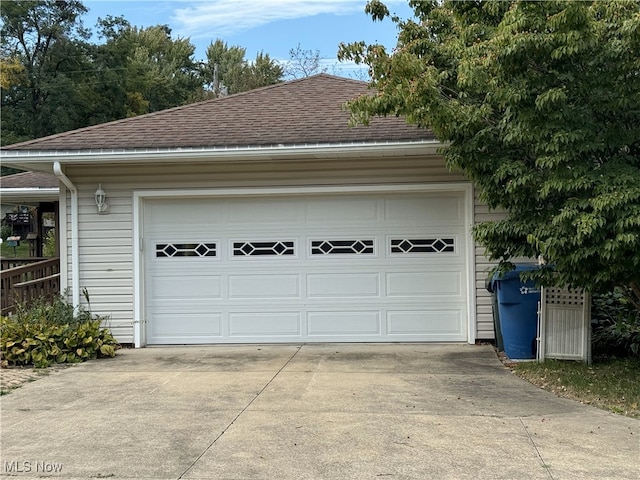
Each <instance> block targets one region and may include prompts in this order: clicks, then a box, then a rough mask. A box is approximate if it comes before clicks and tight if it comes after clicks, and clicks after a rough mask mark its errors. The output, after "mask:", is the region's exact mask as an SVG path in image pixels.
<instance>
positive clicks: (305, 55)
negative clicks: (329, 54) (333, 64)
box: [285, 44, 328, 78]
mask: <svg viewBox="0 0 640 480" xmlns="http://www.w3.org/2000/svg"><path fill="white" fill-rule="evenodd" d="M327 71H328V69H327V67H323V66H322V57H321V56H320V50H315V51H314V50H305V49H303V48H302V47H301V46H300V44H298V45H297V46H296V47H295V48H292V49H290V50H289V61H288V62H287V65H286V68H285V73H286V75H287V76H288V77H291V78H304V77H310V76H311V75H316V74H318V73H325V72H327Z"/></svg>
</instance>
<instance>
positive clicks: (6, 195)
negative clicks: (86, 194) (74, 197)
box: [0, 187, 60, 203]
mask: <svg viewBox="0 0 640 480" xmlns="http://www.w3.org/2000/svg"><path fill="white" fill-rule="evenodd" d="M59 196H60V189H59V188H58V187H50V188H26V187H24V188H0V200H1V201H2V203H14V202H55V201H58V198H59Z"/></svg>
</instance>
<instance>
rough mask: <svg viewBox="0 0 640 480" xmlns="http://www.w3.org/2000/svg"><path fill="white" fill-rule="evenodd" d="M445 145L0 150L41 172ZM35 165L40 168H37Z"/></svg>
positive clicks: (420, 150) (419, 151) (429, 150)
mask: <svg viewBox="0 0 640 480" xmlns="http://www.w3.org/2000/svg"><path fill="white" fill-rule="evenodd" d="M442 146H444V145H443V144H442V143H440V142H439V141H437V140H422V141H411V142H386V143H350V144H322V145H288V146H284V145H275V146H268V147H237V148H233V147H229V148H188V149H185V148H171V149H146V150H95V151H92V150H89V151H86V150H84V151H38V150H33V151H31V150H15V151H12V150H4V151H0V159H2V163H3V164H4V165H8V166H16V167H21V168H24V166H25V165H29V166H33V167H35V168H33V169H34V170H36V169H39V170H41V169H42V168H43V167H44V166H45V165H48V164H51V163H52V162H54V161H55V162H60V163H62V164H65V165H71V164H91V163H96V164H104V163H109V164H112V163H147V162H152V163H159V162H161V163H173V162H181V161H200V162H227V161H240V160H243V161H273V160H286V159H300V158H340V157H365V156H371V155H377V156H390V157H391V156H393V157H396V156H407V155H434V154H436V153H438V149H439V148H440V147H442ZM38 166H39V167H40V168H38Z"/></svg>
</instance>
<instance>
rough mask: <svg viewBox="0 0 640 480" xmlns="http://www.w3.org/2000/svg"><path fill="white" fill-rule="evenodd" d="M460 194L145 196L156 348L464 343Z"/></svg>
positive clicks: (149, 310) (149, 303)
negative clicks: (308, 343)
mask: <svg viewBox="0 0 640 480" xmlns="http://www.w3.org/2000/svg"><path fill="white" fill-rule="evenodd" d="M464 208H465V201H464V194H463V193H434V194H426V193H411V194H376V195H373V194H367V195H363V194H359V195H356V194H353V195H348V194H339V195H331V196H282V197H273V196H264V197H258V198H255V197H252V198H246V197H244V198H237V197H234V198H231V197H227V198H185V199H182V198H181V199H175V198H171V199H151V200H146V201H145V204H144V225H145V227H144V252H145V253H144V259H145V261H144V269H145V298H146V300H145V315H146V321H147V327H146V338H147V343H149V344H195V343H219V342H226V343H251V342H299V341H306V342H325V341H331V342H336V341H337V342H340V341H343V342H389V341H464V340H466V338H467V301H468V299H467V297H468V287H467V281H466V273H465V272H466V264H465V262H466V258H467V254H466V252H465V245H466V242H465V237H464V232H465V225H464V218H465V214H464V213H465V212H464Z"/></svg>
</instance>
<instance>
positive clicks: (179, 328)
mask: <svg viewBox="0 0 640 480" xmlns="http://www.w3.org/2000/svg"><path fill="white" fill-rule="evenodd" d="M151 315H152V317H153V322H152V324H151V326H150V331H149V333H150V337H151V338H150V340H153V341H157V340H169V341H171V339H173V338H178V337H181V338H183V339H187V338H194V339H198V338H205V337H216V338H218V337H220V336H221V335H222V314H220V313H211V312H207V311H206V310H205V311H202V312H200V313H189V312H186V311H184V310H180V309H176V310H158V311H152V312H151ZM189 343H191V342H189Z"/></svg>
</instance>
